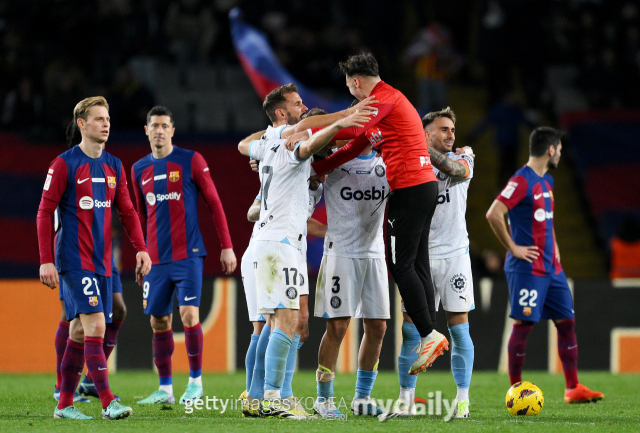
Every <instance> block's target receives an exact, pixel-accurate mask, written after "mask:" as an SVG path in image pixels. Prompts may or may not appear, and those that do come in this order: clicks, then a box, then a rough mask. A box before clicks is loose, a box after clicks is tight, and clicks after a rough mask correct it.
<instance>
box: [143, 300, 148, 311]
mask: <svg viewBox="0 0 640 433" xmlns="http://www.w3.org/2000/svg"><path fill="white" fill-rule="evenodd" d="M142 308H144V309H146V308H147V300H146V299H145V300H143V301H142Z"/></svg>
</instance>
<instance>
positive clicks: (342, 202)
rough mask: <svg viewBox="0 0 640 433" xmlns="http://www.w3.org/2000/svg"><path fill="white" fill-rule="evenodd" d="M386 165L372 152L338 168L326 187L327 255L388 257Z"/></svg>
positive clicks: (387, 185)
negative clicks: (385, 229)
mask: <svg viewBox="0 0 640 433" xmlns="http://www.w3.org/2000/svg"><path fill="white" fill-rule="evenodd" d="M386 172H387V169H386V166H385V164H384V162H382V158H379V157H377V156H376V154H375V152H371V154H370V155H367V156H362V155H360V156H358V157H357V158H354V159H352V160H351V161H349V162H347V163H345V164H343V165H341V166H340V167H338V168H336V169H335V170H334V171H333V172H332V173H331V174H329V177H328V178H327V181H326V183H325V185H324V199H325V203H326V206H327V226H328V229H327V234H326V236H325V238H324V254H325V255H328V256H340V257H350V258H354V259H357V258H384V237H383V232H382V224H383V221H384V211H385V201H386V198H387V195H388V194H389V184H388V183H387V176H386Z"/></svg>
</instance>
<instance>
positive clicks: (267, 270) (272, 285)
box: [252, 241, 308, 314]
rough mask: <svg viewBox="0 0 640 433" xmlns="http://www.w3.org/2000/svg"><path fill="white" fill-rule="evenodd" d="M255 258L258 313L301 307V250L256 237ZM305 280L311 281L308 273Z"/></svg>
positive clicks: (304, 264) (304, 266)
mask: <svg viewBox="0 0 640 433" xmlns="http://www.w3.org/2000/svg"><path fill="white" fill-rule="evenodd" d="M252 248H253V261H254V262H255V263H256V267H255V269H254V271H255V275H256V290H257V295H258V296H257V301H258V314H273V313H275V310H276V309H278V308H285V309H291V310H299V309H300V291H301V286H300V282H301V279H300V278H299V274H300V272H299V269H305V274H306V267H307V262H306V261H304V263H300V259H301V257H302V255H301V254H300V250H299V249H297V248H296V247H293V246H291V245H288V244H284V243H282V242H276V241H254V243H253V247H252ZM303 278H304V279H305V281H302V282H303V283H304V284H305V285H307V284H308V283H307V281H306V276H305V277H303Z"/></svg>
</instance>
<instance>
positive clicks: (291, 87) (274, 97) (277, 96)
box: [262, 83, 298, 122]
mask: <svg viewBox="0 0 640 433" xmlns="http://www.w3.org/2000/svg"><path fill="white" fill-rule="evenodd" d="M289 93H298V86H296V85H295V84H293V83H289V84H285V85H284V86H280V87H276V88H275V89H273V90H272V91H271V93H269V94H268V95H267V96H266V97H265V98H264V102H263V103H262V109H263V110H264V112H265V113H267V116H269V120H271V121H272V122H276V121H277V120H278V117H277V116H276V110H277V109H278V108H283V105H284V103H285V102H287V95H288V94H289Z"/></svg>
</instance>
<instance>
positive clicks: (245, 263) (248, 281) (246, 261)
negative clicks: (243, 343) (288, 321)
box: [240, 243, 267, 322]
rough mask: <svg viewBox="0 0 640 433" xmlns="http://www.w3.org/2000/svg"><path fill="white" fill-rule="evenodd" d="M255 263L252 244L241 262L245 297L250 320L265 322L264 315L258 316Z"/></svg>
mask: <svg viewBox="0 0 640 433" xmlns="http://www.w3.org/2000/svg"><path fill="white" fill-rule="evenodd" d="M253 263H254V260H253V243H250V244H249V247H248V248H247V250H246V251H245V252H244V255H243V256H242V261H241V262H240V272H241V273H242V285H243V286H244V296H245V298H246V299H247V310H248V311H249V320H250V321H251V322H265V321H266V320H267V319H265V317H264V316H263V315H261V314H258V300H257V299H256V297H257V296H258V292H257V291H256V272H255V270H254V265H253Z"/></svg>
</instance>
